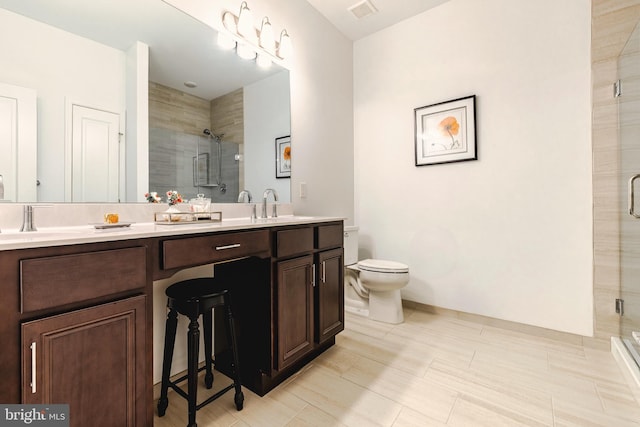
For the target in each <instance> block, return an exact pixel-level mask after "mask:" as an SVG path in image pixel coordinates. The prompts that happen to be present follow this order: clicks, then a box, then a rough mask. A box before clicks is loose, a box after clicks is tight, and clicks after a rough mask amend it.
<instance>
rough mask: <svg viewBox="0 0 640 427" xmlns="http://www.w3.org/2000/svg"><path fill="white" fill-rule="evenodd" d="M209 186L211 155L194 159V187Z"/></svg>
mask: <svg viewBox="0 0 640 427" xmlns="http://www.w3.org/2000/svg"><path fill="white" fill-rule="evenodd" d="M206 184H209V153H202V154H198V155H197V156H194V157H193V186H194V187H198V186H201V185H206Z"/></svg>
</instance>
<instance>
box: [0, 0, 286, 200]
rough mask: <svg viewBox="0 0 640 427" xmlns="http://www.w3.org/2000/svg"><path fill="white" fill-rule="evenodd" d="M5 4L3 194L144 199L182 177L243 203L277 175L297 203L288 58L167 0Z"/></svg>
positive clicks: (182, 183) (0, 77)
mask: <svg viewBox="0 0 640 427" xmlns="http://www.w3.org/2000/svg"><path fill="white" fill-rule="evenodd" d="M0 8H2V9H0V37H1V38H2V39H3V40H5V43H2V45H1V46H0V56H1V57H2V58H3V66H2V67H0V149H1V150H2V151H3V153H11V155H12V156H13V157H12V158H13V160H11V161H7V160H6V161H4V162H0V168H4V170H0V175H3V184H4V185H5V192H4V199H5V201H6V200H9V201H17V202H34V201H38V202H64V201H67V202H114V201H121V202H141V201H144V192H146V191H156V192H158V194H159V195H161V196H162V195H163V194H164V193H165V192H166V191H168V190H177V191H179V192H180V193H182V194H183V196H184V197H185V198H192V197H195V196H196V194H205V196H206V197H210V198H211V199H212V201H214V202H236V201H237V199H238V194H239V192H240V191H242V190H248V191H250V192H251V193H252V194H253V196H254V198H256V199H257V198H259V197H261V195H262V192H263V191H264V190H265V189H266V188H274V189H276V191H277V192H278V195H279V200H280V201H281V202H290V200H291V193H290V174H289V173H286V172H287V171H285V173H283V171H282V170H281V167H282V165H281V164H280V163H279V162H278V161H279V160H282V159H281V158H280V159H279V157H282V156H281V155H280V156H278V152H277V150H278V149H279V148H282V147H283V146H284V145H283V143H286V144H290V143H291V138H290V129H291V124H290V116H291V114H290V113H291V112H290V90H289V71H288V70H286V69H285V68H283V67H280V66H278V65H276V64H272V65H271V67H269V68H266V69H265V68H260V67H258V66H257V65H256V63H255V61H247V60H243V59H241V58H239V57H238V56H237V55H236V54H235V52H234V51H225V50H222V49H221V48H219V47H218V46H217V44H216V38H217V33H216V31H215V30H213V29H212V28H210V27H209V26H207V25H205V24H203V23H201V22H199V21H197V20H196V19H194V18H192V17H190V16H188V15H186V14H184V13H183V12H181V11H180V10H177V9H175V8H174V7H172V6H171V5H169V4H167V3H164V2H163V1H162V0H136V1H133V2H132V1H130V0H92V1H85V0H55V1H51V0H29V1H24V0H0ZM147 52H148V53H147ZM145 55H148V56H146V57H145ZM140 58H148V59H147V61H148V62H144V61H141V59H140ZM147 63H148V72H147V69H146V68H145V69H144V70H143V71H144V72H142V73H141V72H140V70H138V72H137V74H136V72H132V70H135V69H136V67H137V68H140V67H141V66H146V64H147ZM141 76H142V77H141ZM15 91H18V92H19V93H20V96H22V97H23V98H17V97H16V95H15ZM20 91H24V92H20ZM141 93H142V94H144V97H140V94H141ZM136 95H137V96H138V98H136ZM25 99H26V101H25ZM25 105H26V107H24V106H25ZM34 105H35V108H33V106H34ZM132 105H133V106H135V108H132ZM147 111H148V112H147ZM147 114H148V121H147ZM141 115H142V116H143V117H141ZM18 116H19V117H20V118H24V117H25V116H29V117H30V121H27V122H19V121H18V119H17V117H18ZM29 123H31V124H30V125H29ZM136 124H139V125H140V126H136ZM34 126H35V128H36V129H35V130H34V129H33V128H34ZM25 129H27V130H28V131H27V132H26V133H22V132H23V131H25ZM141 150H142V151H141ZM289 150H290V148H289ZM287 154H288V155H290V151H288V153H287ZM31 158H33V159H37V167H36V168H35V170H36V173H35V174H34V173H33V171H31V172H30V173H29V174H28V175H26V174H27V173H28V172H29V167H30V166H29V165H30V162H31V160H30V159H31ZM287 160H288V161H290V159H287ZM34 162H35V160H34ZM277 166H280V169H277ZM287 167H288V168H290V163H287ZM141 183H143V184H142V185H141ZM0 199H2V193H0Z"/></svg>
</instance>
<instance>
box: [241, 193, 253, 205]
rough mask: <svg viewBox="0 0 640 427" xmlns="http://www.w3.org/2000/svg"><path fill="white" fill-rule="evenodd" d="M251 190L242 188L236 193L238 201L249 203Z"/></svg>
mask: <svg viewBox="0 0 640 427" xmlns="http://www.w3.org/2000/svg"><path fill="white" fill-rule="evenodd" d="M251 199H252V197H251V192H250V191H249V190H242V191H241V192H240V194H238V203H251Z"/></svg>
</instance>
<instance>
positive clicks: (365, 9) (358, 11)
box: [348, 0, 378, 19]
mask: <svg viewBox="0 0 640 427" xmlns="http://www.w3.org/2000/svg"><path fill="white" fill-rule="evenodd" d="M348 10H349V12H351V13H353V16H355V17H356V18H357V19H362V18H364V17H365V16H368V15H372V14H374V13H376V12H377V11H378V9H376V7H375V6H374V5H373V3H371V2H370V1H369V0H364V1H361V2H359V3H356V4H354V5H353V6H351V7H350V8H349V9H348Z"/></svg>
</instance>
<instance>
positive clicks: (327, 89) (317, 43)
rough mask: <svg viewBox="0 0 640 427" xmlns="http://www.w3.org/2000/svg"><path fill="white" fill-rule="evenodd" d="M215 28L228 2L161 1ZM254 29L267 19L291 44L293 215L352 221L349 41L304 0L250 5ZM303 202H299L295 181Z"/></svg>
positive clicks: (231, 5) (230, 7) (232, 5)
mask: <svg viewBox="0 0 640 427" xmlns="http://www.w3.org/2000/svg"><path fill="white" fill-rule="evenodd" d="M166 2H167V3H170V4H172V5H174V6H176V7H178V8H179V9H182V10H184V11H186V12H187V13H189V14H191V15H192V16H195V17H197V18H198V19H199V20H201V21H203V22H205V23H207V24H208V25H210V26H211V27H213V28H215V29H220V28H222V23H221V17H222V13H223V12H224V11H231V12H233V13H234V14H236V15H237V13H238V10H239V8H240V2H239V1H236V0H221V1H218V2H211V1H209V0H166ZM249 7H250V8H251V11H252V12H253V16H254V19H255V20H256V23H255V25H256V26H257V25H259V20H260V19H261V17H263V16H268V17H269V20H270V22H271V24H272V26H273V28H274V31H276V32H277V33H279V32H280V30H281V29H282V28H286V29H287V32H288V33H289V34H290V36H291V39H292V44H293V50H294V56H293V59H292V61H291V62H290V63H289V64H288V66H289V68H290V70H291V76H290V77H291V152H292V156H291V170H292V172H291V183H292V189H293V191H292V194H291V196H292V203H293V207H294V212H295V213H296V214H301V215H331V216H343V217H345V218H347V221H348V222H352V221H353V210H354V207H353V206H354V205H353V200H354V199H353V72H352V71H353V63H352V61H353V56H352V52H353V44H352V42H351V41H350V40H348V39H347V38H346V37H344V36H343V35H342V34H341V33H339V32H338V31H337V30H336V29H335V27H333V26H332V25H331V24H330V23H329V22H328V21H327V20H326V19H325V18H324V17H323V16H322V15H321V14H320V13H319V12H317V11H316V10H315V9H313V8H312V7H311V5H309V3H307V2H306V1H299V0H298V1H291V0H263V1H250V2H249ZM301 182H305V183H307V188H308V197H307V198H305V199H301V198H300V197H299V194H300V193H299V188H300V183H301Z"/></svg>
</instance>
